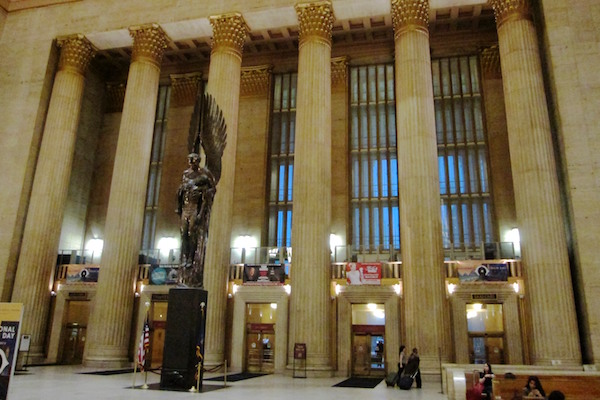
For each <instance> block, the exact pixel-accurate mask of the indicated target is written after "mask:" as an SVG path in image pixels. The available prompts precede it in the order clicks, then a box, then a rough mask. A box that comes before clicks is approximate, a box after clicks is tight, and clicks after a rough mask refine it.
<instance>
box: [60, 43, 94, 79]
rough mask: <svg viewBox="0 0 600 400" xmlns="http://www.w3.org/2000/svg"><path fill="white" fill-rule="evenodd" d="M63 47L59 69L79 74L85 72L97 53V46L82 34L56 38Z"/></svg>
mask: <svg viewBox="0 0 600 400" xmlns="http://www.w3.org/2000/svg"><path fill="white" fill-rule="evenodd" d="M56 41H57V44H58V46H59V47H60V48H61V51H60V59H59V61H58V70H59V71H65V70H70V71H73V72H75V73H77V74H81V75H83V74H85V71H86V69H87V67H88V65H89V64H90V61H91V60H92V57H94V55H95V54H96V48H95V47H94V45H93V44H92V43H90V41H89V40H88V39H87V38H86V37H85V36H83V35H81V34H75V35H69V36H61V37H58V38H56Z"/></svg>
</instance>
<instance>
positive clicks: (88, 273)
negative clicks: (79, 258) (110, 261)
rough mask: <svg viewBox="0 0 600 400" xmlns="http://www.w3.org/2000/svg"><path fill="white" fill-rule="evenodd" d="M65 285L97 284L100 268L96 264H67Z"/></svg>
mask: <svg viewBox="0 0 600 400" xmlns="http://www.w3.org/2000/svg"><path fill="white" fill-rule="evenodd" d="M65 267H67V283H81V282H83V283H90V282H98V272H99V271H100V268H99V267H100V266H99V265H97V264H68V265H65Z"/></svg>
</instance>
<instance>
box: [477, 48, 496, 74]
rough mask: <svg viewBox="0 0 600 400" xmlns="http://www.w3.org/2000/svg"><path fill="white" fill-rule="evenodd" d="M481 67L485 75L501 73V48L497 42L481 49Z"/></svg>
mask: <svg viewBox="0 0 600 400" xmlns="http://www.w3.org/2000/svg"><path fill="white" fill-rule="evenodd" d="M480 58H481V69H482V70H483V73H484V75H485V76H488V77H497V76H500V75H501V72H500V71H501V69H500V49H499V47H498V45H497V44H495V45H493V46H490V47H486V48H484V49H482V50H481V54H480Z"/></svg>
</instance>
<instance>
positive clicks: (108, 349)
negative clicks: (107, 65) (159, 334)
mask: <svg viewBox="0 0 600 400" xmlns="http://www.w3.org/2000/svg"><path fill="white" fill-rule="evenodd" d="M129 32H130V34H131V36H132V37H133V53H132V56H131V65H130V67H129V75H128V78H127V89H126V91H125V101H124V104H123V115H122V117H121V126H120V128H119V139H118V142H117V152H116V155H115V164H114V169H113V171H114V172H113V176H112V182H111V188H110V197H109V200H108V210H107V214H106V224H105V229H104V232H105V233H104V235H105V236H104V249H103V252H102V261H101V262H100V274H99V279H98V285H97V291H96V297H95V299H94V301H93V303H92V312H91V315H90V321H89V325H88V330H87V333H88V336H87V343H86V347H85V352H84V365H86V366H98V367H100V366H101V367H109V366H122V365H127V364H128V358H129V357H128V353H129V351H128V350H129V337H130V334H131V332H130V329H131V317H132V312H133V299H134V292H135V290H134V286H135V280H136V272H137V268H138V255H139V251H140V242H141V237H142V227H143V219H144V207H145V201H146V187H147V184H148V169H149V163H150V151H151V150H152V138H153V134H154V119H155V112H156V100H157V96H158V83H159V75H160V64H161V61H162V57H163V53H164V49H165V48H166V47H167V42H168V37H167V35H166V34H165V32H164V31H163V30H162V28H161V27H160V26H158V25H155V24H148V25H143V26H134V27H130V28H129Z"/></svg>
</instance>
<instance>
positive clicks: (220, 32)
mask: <svg viewBox="0 0 600 400" xmlns="http://www.w3.org/2000/svg"><path fill="white" fill-rule="evenodd" d="M209 21H210V25H211V26H212V28H213V40H212V51H213V52H215V51H217V50H223V51H225V52H230V53H232V54H233V55H235V56H236V57H238V58H239V59H240V60H241V59H242V50H243V49H244V41H245V40H246V36H247V35H248V32H249V31H250V29H249V28H248V25H246V21H244V17H242V14H239V13H229V14H221V15H214V16H212V17H210V18H209Z"/></svg>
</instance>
